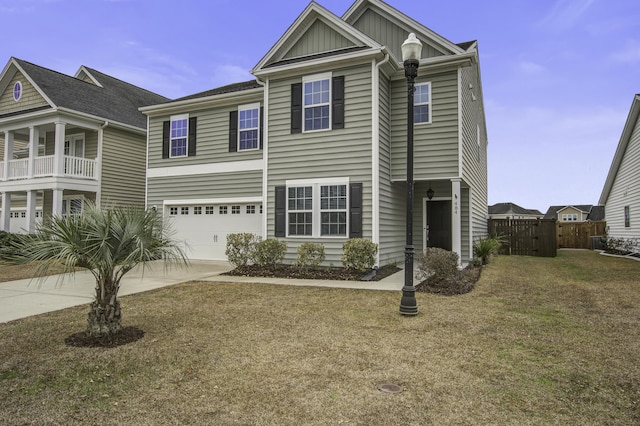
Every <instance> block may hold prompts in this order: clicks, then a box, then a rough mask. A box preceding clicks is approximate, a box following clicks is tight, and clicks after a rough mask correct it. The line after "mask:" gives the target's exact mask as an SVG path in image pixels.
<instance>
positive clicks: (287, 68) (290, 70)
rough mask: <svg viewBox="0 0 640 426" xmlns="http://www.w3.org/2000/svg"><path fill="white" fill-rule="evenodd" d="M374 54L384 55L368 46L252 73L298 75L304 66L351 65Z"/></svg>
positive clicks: (284, 75) (377, 49)
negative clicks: (355, 50)
mask: <svg viewBox="0 0 640 426" xmlns="http://www.w3.org/2000/svg"><path fill="white" fill-rule="evenodd" d="M376 56H379V57H380V58H382V57H384V52H383V50H382V48H370V49H365V50H359V51H357V52H353V53H349V54H345V55H336V56H329V57H324V58H316V59H310V60H308V61H300V62H295V63H291V64H286V65H281V66H274V67H269V68H266V69H262V70H258V71H252V74H253V75H255V76H256V77H265V76H269V75H271V74H276V73H277V74H278V77H286V76H288V75H299V74H300V70H302V69H305V68H317V69H322V68H329V69H332V70H333V69H335V68H337V67H340V66H342V65H343V64H344V65H353V64H354V63H356V62H357V61H362V62H368V61H369V60H371V58H374V57H376ZM304 72H305V73H306V72H308V71H306V70H305V71H304Z"/></svg>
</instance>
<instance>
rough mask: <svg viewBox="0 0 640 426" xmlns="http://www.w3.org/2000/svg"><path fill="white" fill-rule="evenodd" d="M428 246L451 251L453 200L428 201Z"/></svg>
mask: <svg viewBox="0 0 640 426" xmlns="http://www.w3.org/2000/svg"><path fill="white" fill-rule="evenodd" d="M427 226H428V229H429V236H428V241H427V247H438V248H441V249H445V250H449V251H451V200H444V201H427Z"/></svg>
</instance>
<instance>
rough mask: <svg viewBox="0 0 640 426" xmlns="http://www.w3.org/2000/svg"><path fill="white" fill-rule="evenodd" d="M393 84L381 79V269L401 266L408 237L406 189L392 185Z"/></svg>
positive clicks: (398, 185) (395, 184) (398, 184)
mask: <svg viewBox="0 0 640 426" xmlns="http://www.w3.org/2000/svg"><path fill="white" fill-rule="evenodd" d="M390 87H391V83H390V81H389V79H387V78H386V77H384V76H383V75H381V76H380V90H379V93H380V140H379V147H380V148H379V149H380V177H379V179H380V197H379V198H380V199H379V200H378V202H379V204H380V206H379V211H380V231H379V232H380V244H379V257H380V266H384V265H387V264H390V263H394V262H401V261H402V259H403V253H404V240H405V239H404V236H405V226H404V223H405V216H406V215H405V197H404V195H405V190H404V189H405V185H404V184H403V183H399V182H398V183H392V182H391V144H390V138H391V98H390V93H391V91H390Z"/></svg>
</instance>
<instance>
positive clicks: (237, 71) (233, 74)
mask: <svg viewBox="0 0 640 426" xmlns="http://www.w3.org/2000/svg"><path fill="white" fill-rule="evenodd" d="M254 78H255V77H254V76H253V75H251V74H250V73H249V71H248V70H247V69H245V68H242V67H239V66H237V65H219V66H216V67H214V69H213V71H212V73H211V78H210V79H209V80H210V81H211V83H212V84H213V86H212V87H211V88H212V89H213V88H215V87H220V86H224V85H226V84H231V83H239V82H242V81H248V80H253V79H254Z"/></svg>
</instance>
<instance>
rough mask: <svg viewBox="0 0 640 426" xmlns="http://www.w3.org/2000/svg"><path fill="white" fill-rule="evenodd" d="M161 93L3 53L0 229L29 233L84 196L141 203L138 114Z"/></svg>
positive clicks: (141, 119)
mask: <svg viewBox="0 0 640 426" xmlns="http://www.w3.org/2000/svg"><path fill="white" fill-rule="evenodd" d="M166 100H167V99H166V98H164V97H162V96H160V95H156V94H155V93H151V92H149V91H146V90H144V89H141V88H139V87H136V86H133V85H131V84H128V83H125V82H123V81H120V80H118V79H115V78H113V77H110V76H108V75H106V74H103V73H101V72H99V71H96V70H94V69H91V68H87V67H84V66H82V67H80V69H79V70H78V72H77V73H76V75H75V76H73V77H71V76H68V75H65V74H61V73H58V72H56V71H52V70H50V69H47V68H43V67H41V66H38V65H34V64H32V63H29V62H27V61H23V60H21V59H17V58H11V59H9V62H8V63H7V65H6V66H5V68H4V70H3V71H2V74H1V75H0V152H1V153H2V157H1V158H0V193H2V201H1V203H2V204H1V205H0V208H1V216H0V230H4V231H10V232H33V231H34V229H35V224H36V222H37V221H40V220H42V217H43V216H44V217H47V216H50V215H60V214H67V213H78V212H80V211H81V210H82V207H83V204H84V202H85V201H87V200H90V201H92V202H95V203H97V204H98V205H103V204H118V203H123V204H124V203H126V204H139V205H144V194H145V192H144V190H145V170H146V165H145V161H146V154H145V153H146V126H147V122H146V117H145V116H144V115H143V114H142V113H141V112H140V111H139V110H138V108H140V107H141V106H145V105H150V104H157V103H159V102H165V101H166Z"/></svg>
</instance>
